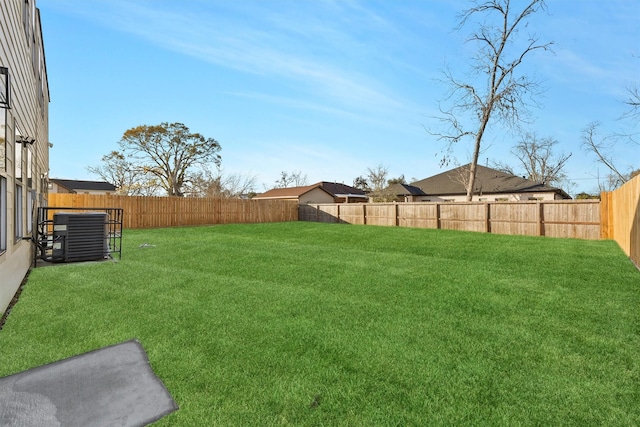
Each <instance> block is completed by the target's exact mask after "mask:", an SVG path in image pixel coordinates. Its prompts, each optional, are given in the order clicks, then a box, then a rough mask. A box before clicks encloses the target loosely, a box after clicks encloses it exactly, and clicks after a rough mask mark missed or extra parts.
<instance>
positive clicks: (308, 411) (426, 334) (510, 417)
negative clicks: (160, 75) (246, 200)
mask: <svg viewBox="0 0 640 427" xmlns="http://www.w3.org/2000/svg"><path fill="white" fill-rule="evenodd" d="M123 244H124V250H123V256H122V260H121V261H120V262H117V263H115V262H104V263H82V264H64V265H56V266H54V267H47V268H38V269H35V270H33V271H32V273H31V275H30V277H29V281H28V283H27V285H26V287H25V288H24V291H23V293H22V296H21V298H20V300H19V302H18V304H17V305H16V306H15V307H14V308H13V311H12V312H11V314H10V315H9V317H8V321H7V323H6V325H5V327H4V329H3V330H2V331H0V361H1V363H0V376H4V375H8V374H11V373H15V372H19V371H22V370H25V369H27V368H30V367H34V366H39V365H42V364H45V363H49V362H52V361H55V360H59V359H62V358H66V357H69V356H72V355H75V354H79V353H83V352H86V351H90V350H94V349H97V348H100V347H102V346H106V345H110V344H114V343H118V342H121V341H125V340H128V339H131V338H137V339H139V340H140V342H141V343H142V345H143V346H144V348H145V349H146V351H147V353H148V355H149V359H150V361H151V365H152V367H153V369H154V371H155V373H156V374H157V375H158V376H159V377H160V378H161V379H162V380H163V382H164V383H165V385H166V386H167V388H168V389H169V391H170V392H171V394H172V395H173V397H174V398H175V400H176V401H177V403H178V404H179V406H180V409H179V410H178V411H177V412H175V413H174V414H172V415H170V416H168V417H166V418H164V419H162V420H161V421H159V422H158V425H167V426H205V425H206V426H216V425H220V426H229V425H234V426H235V425H238V426H240V425H242V426H271V425H295V426H319V425H324V426H334V425H335V426H422V425H456V426H457V425H504V426H515V425H563V426H570V425H575V426H585V425H612V426H625V425H627V426H631V425H638V424H640V368H639V365H640V273H639V272H638V271H637V269H636V268H635V267H634V266H633V265H632V264H631V262H630V261H629V260H628V259H627V258H626V256H625V255H624V254H623V253H622V251H621V250H620V249H619V247H618V246H617V245H616V244H615V243H614V242H612V241H583V240H573V239H552V238H531V237H520V236H501V235H490V234H480V233H465V232H454V231H444V230H419V229H406V228H386V227H367V226H352V225H337V224H317V223H304V222H294V223H278V224H253V225H219V226H211V227H194V228H173V229H156V230H125V235H124V238H123ZM143 244H147V245H146V246H144V247H140V246H141V245H143Z"/></svg>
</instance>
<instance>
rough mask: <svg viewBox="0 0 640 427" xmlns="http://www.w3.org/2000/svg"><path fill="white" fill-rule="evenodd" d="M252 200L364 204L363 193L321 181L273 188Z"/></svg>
mask: <svg viewBox="0 0 640 427" xmlns="http://www.w3.org/2000/svg"><path fill="white" fill-rule="evenodd" d="M253 199H254V200H268V199H279V200H293V201H296V202H298V203H301V204H309V203H353V202H366V201H367V195H366V194H365V193H364V191H362V190H359V189H357V188H354V187H350V186H348V185H345V184H340V183H336V182H326V181H321V182H318V183H315V184H313V185H306V186H303V187H287V188H274V189H273V190H269V191H267V192H264V193H262V194H258V195H257V196H255V197H254V198H253Z"/></svg>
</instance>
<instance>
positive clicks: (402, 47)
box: [37, 0, 640, 193]
mask: <svg viewBox="0 0 640 427" xmlns="http://www.w3.org/2000/svg"><path fill="white" fill-rule="evenodd" d="M515 3H517V4H522V3H523V2H522V1H516V2H515ZM37 6H38V7H39V8H40V11H41V20H42V27H43V33H44V43H45V52H46V60H47V71H48V76H49V89H50V95H51V104H50V111H49V121H50V122H49V125H50V130H49V139H50V141H51V142H52V143H53V145H54V146H53V148H52V149H51V151H50V168H51V173H50V176H51V177H54V178H67V179H97V177H96V176H93V175H91V174H90V173H89V172H88V171H87V170H86V168H87V166H96V165H99V164H100V158H101V157H102V155H104V154H106V153H108V152H110V151H111V150H114V149H117V142H118V141H119V139H120V137H121V136H122V134H123V133H124V131H126V130H127V129H129V128H131V127H134V126H138V125H142V124H147V125H152V124H159V123H161V122H165V121H166V122H182V123H184V124H185V125H187V126H188V127H189V128H190V129H191V130H192V131H194V132H199V133H201V134H203V135H205V136H206V137H212V138H215V139H216V140H218V141H219V142H220V144H221V146H222V150H221V152H220V154H221V156H222V165H221V166H222V172H223V173H224V174H242V175H245V176H255V177H256V180H257V185H256V191H258V192H261V191H264V190H265V189H268V188H271V187H272V186H273V183H274V182H275V181H276V180H277V179H278V178H279V177H280V172H281V171H287V172H294V171H296V172H297V171H300V172H302V174H304V175H306V176H307V178H308V182H309V183H310V184H311V183H314V182H317V181H336V182H344V183H346V184H352V183H353V179H354V178H355V177H357V176H359V175H366V173H367V168H369V167H371V168H373V167H376V166H377V165H380V164H381V165H383V166H384V167H386V168H387V169H388V171H389V177H397V176H400V175H404V176H405V178H406V179H407V180H409V181H411V180H413V179H422V178H426V177H428V176H431V175H434V174H436V173H440V172H442V171H444V170H445V169H447V168H444V169H443V168H441V167H440V165H439V159H440V156H439V153H441V152H442V149H443V148H444V145H443V143H442V142H439V141H437V139H436V138H435V137H433V136H431V135H429V134H428V133H427V132H426V131H425V128H431V129H434V130H436V129H438V122H437V120H436V119H435V118H434V116H436V115H437V114H438V105H439V104H438V103H439V100H443V99H444V98H445V95H446V90H447V87H446V86H445V85H444V84H443V83H442V81H441V80H442V77H443V73H442V71H443V69H444V68H445V66H448V67H449V68H450V69H451V70H452V72H453V73H454V74H455V75H457V76H460V77H464V76H465V72H466V71H468V65H469V63H470V58H471V57H472V56H473V53H474V51H473V46H472V45H469V44H465V43H464V41H465V39H466V37H467V36H468V34H469V31H470V30H471V29H472V27H469V28H463V29H462V30H461V31H455V27H456V23H457V20H456V16H457V14H458V13H459V12H460V11H462V10H464V9H465V8H467V7H468V6H469V3H468V2H467V1H464V0H398V1H391V0H299V1H293V0H259V1H253V0H242V1H226V0H180V1H178V0H91V1H86V0H38V2H37ZM522 31H523V32H522V35H523V36H524V35H526V34H527V33H529V32H530V33H534V34H536V35H537V36H538V37H539V38H540V39H541V40H542V41H553V42H554V46H553V51H554V52H553V53H549V54H548V53H541V52H538V53H535V54H534V55H532V56H530V57H528V58H527V60H526V62H525V63H524V64H523V66H522V68H521V70H522V72H524V73H527V74H528V75H532V76H534V77H535V78H536V79H537V80H538V81H540V83H541V86H542V87H543V88H544V93H543V94H542V95H541V96H539V97H538V98H537V100H538V101H539V103H540V106H539V108H533V109H532V110H531V113H532V118H533V119H535V121H533V123H531V124H530V125H527V126H526V127H525V130H526V131H530V132H537V134H538V136H540V137H552V138H555V139H557V140H558V142H559V145H558V146H557V150H558V151H559V152H565V153H572V157H571V158H570V160H569V162H568V164H567V166H566V168H565V171H566V172H567V173H568V175H569V178H570V179H572V180H573V181H574V182H575V183H576V185H577V186H576V187H575V188H573V189H572V192H573V193H576V192H579V191H594V190H595V189H596V188H597V181H596V178H595V177H596V176H597V175H598V174H600V175H604V173H606V170H605V169H604V168H603V167H601V166H600V167H599V166H598V165H597V164H596V163H595V161H594V159H593V158H592V157H590V156H588V155H587V154H585V153H584V152H583V150H582V149H581V148H580V138H581V130H582V129H583V128H584V127H585V126H586V125H587V124H588V123H589V122H592V121H595V120H597V121H600V122H601V123H602V132H603V133H612V132H619V131H623V130H626V129H628V122H624V121H621V120H618V118H619V117H620V116H621V115H622V114H623V113H624V112H625V108H624V105H623V104H622V102H621V101H622V100H623V99H624V98H625V96H626V93H625V91H626V88H627V87H629V86H631V85H634V84H636V85H640V1H638V0H624V1H623V0H607V1H602V0H557V1H549V2H548V11H547V13H543V14H539V15H537V16H535V17H534V19H533V20H532V21H531V22H530V24H529V26H528V27H527V28H526V29H523V30H522ZM636 130H637V129H636ZM517 138H518V136H517V135H514V134H513V133H512V132H508V131H507V130H505V129H504V128H503V127H502V126H500V125H495V126H493V127H492V128H491V129H490V131H489V133H488V134H487V135H486V139H485V142H484V147H485V150H484V151H483V153H482V154H481V163H482V164H485V163H486V162H487V160H488V161H489V162H492V161H500V162H504V163H509V164H512V165H514V167H516V166H517V162H516V160H515V159H514V158H513V156H511V155H510V153H509V151H510V149H511V147H512V146H513V145H514V143H515V142H516V140H517ZM470 152H471V145H470V142H469V143H461V144H460V145H459V146H458V148H457V149H456V152H455V154H456V159H457V162H458V163H459V164H464V163H467V162H468V159H469V154H470ZM615 157H616V161H617V163H618V165H619V167H620V168H622V169H628V168H631V167H633V168H639V167H640V148H639V147H638V146H637V145H635V146H632V145H619V146H618V147H617V149H616V151H615ZM450 167H452V166H450ZM516 170H517V168H516Z"/></svg>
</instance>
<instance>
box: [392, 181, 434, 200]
mask: <svg viewBox="0 0 640 427" xmlns="http://www.w3.org/2000/svg"><path fill="white" fill-rule="evenodd" d="M385 191H386V192H388V193H389V194H393V195H395V196H396V198H395V201H396V202H419V201H421V200H423V199H424V198H425V196H427V195H426V194H425V192H424V191H422V189H420V187H416V186H413V185H409V184H391V185H390V186H389V187H387V189H386V190H385Z"/></svg>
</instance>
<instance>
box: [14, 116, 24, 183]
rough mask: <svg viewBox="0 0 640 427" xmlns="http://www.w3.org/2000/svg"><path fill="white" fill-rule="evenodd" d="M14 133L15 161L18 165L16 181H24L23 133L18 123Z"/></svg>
mask: <svg viewBox="0 0 640 427" xmlns="http://www.w3.org/2000/svg"><path fill="white" fill-rule="evenodd" d="M14 123H15V121H14ZM14 135H15V137H14V139H13V140H14V141H15V157H14V163H15V166H16V170H15V172H16V173H15V178H16V181H22V133H20V129H18V125H15V127H14Z"/></svg>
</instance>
